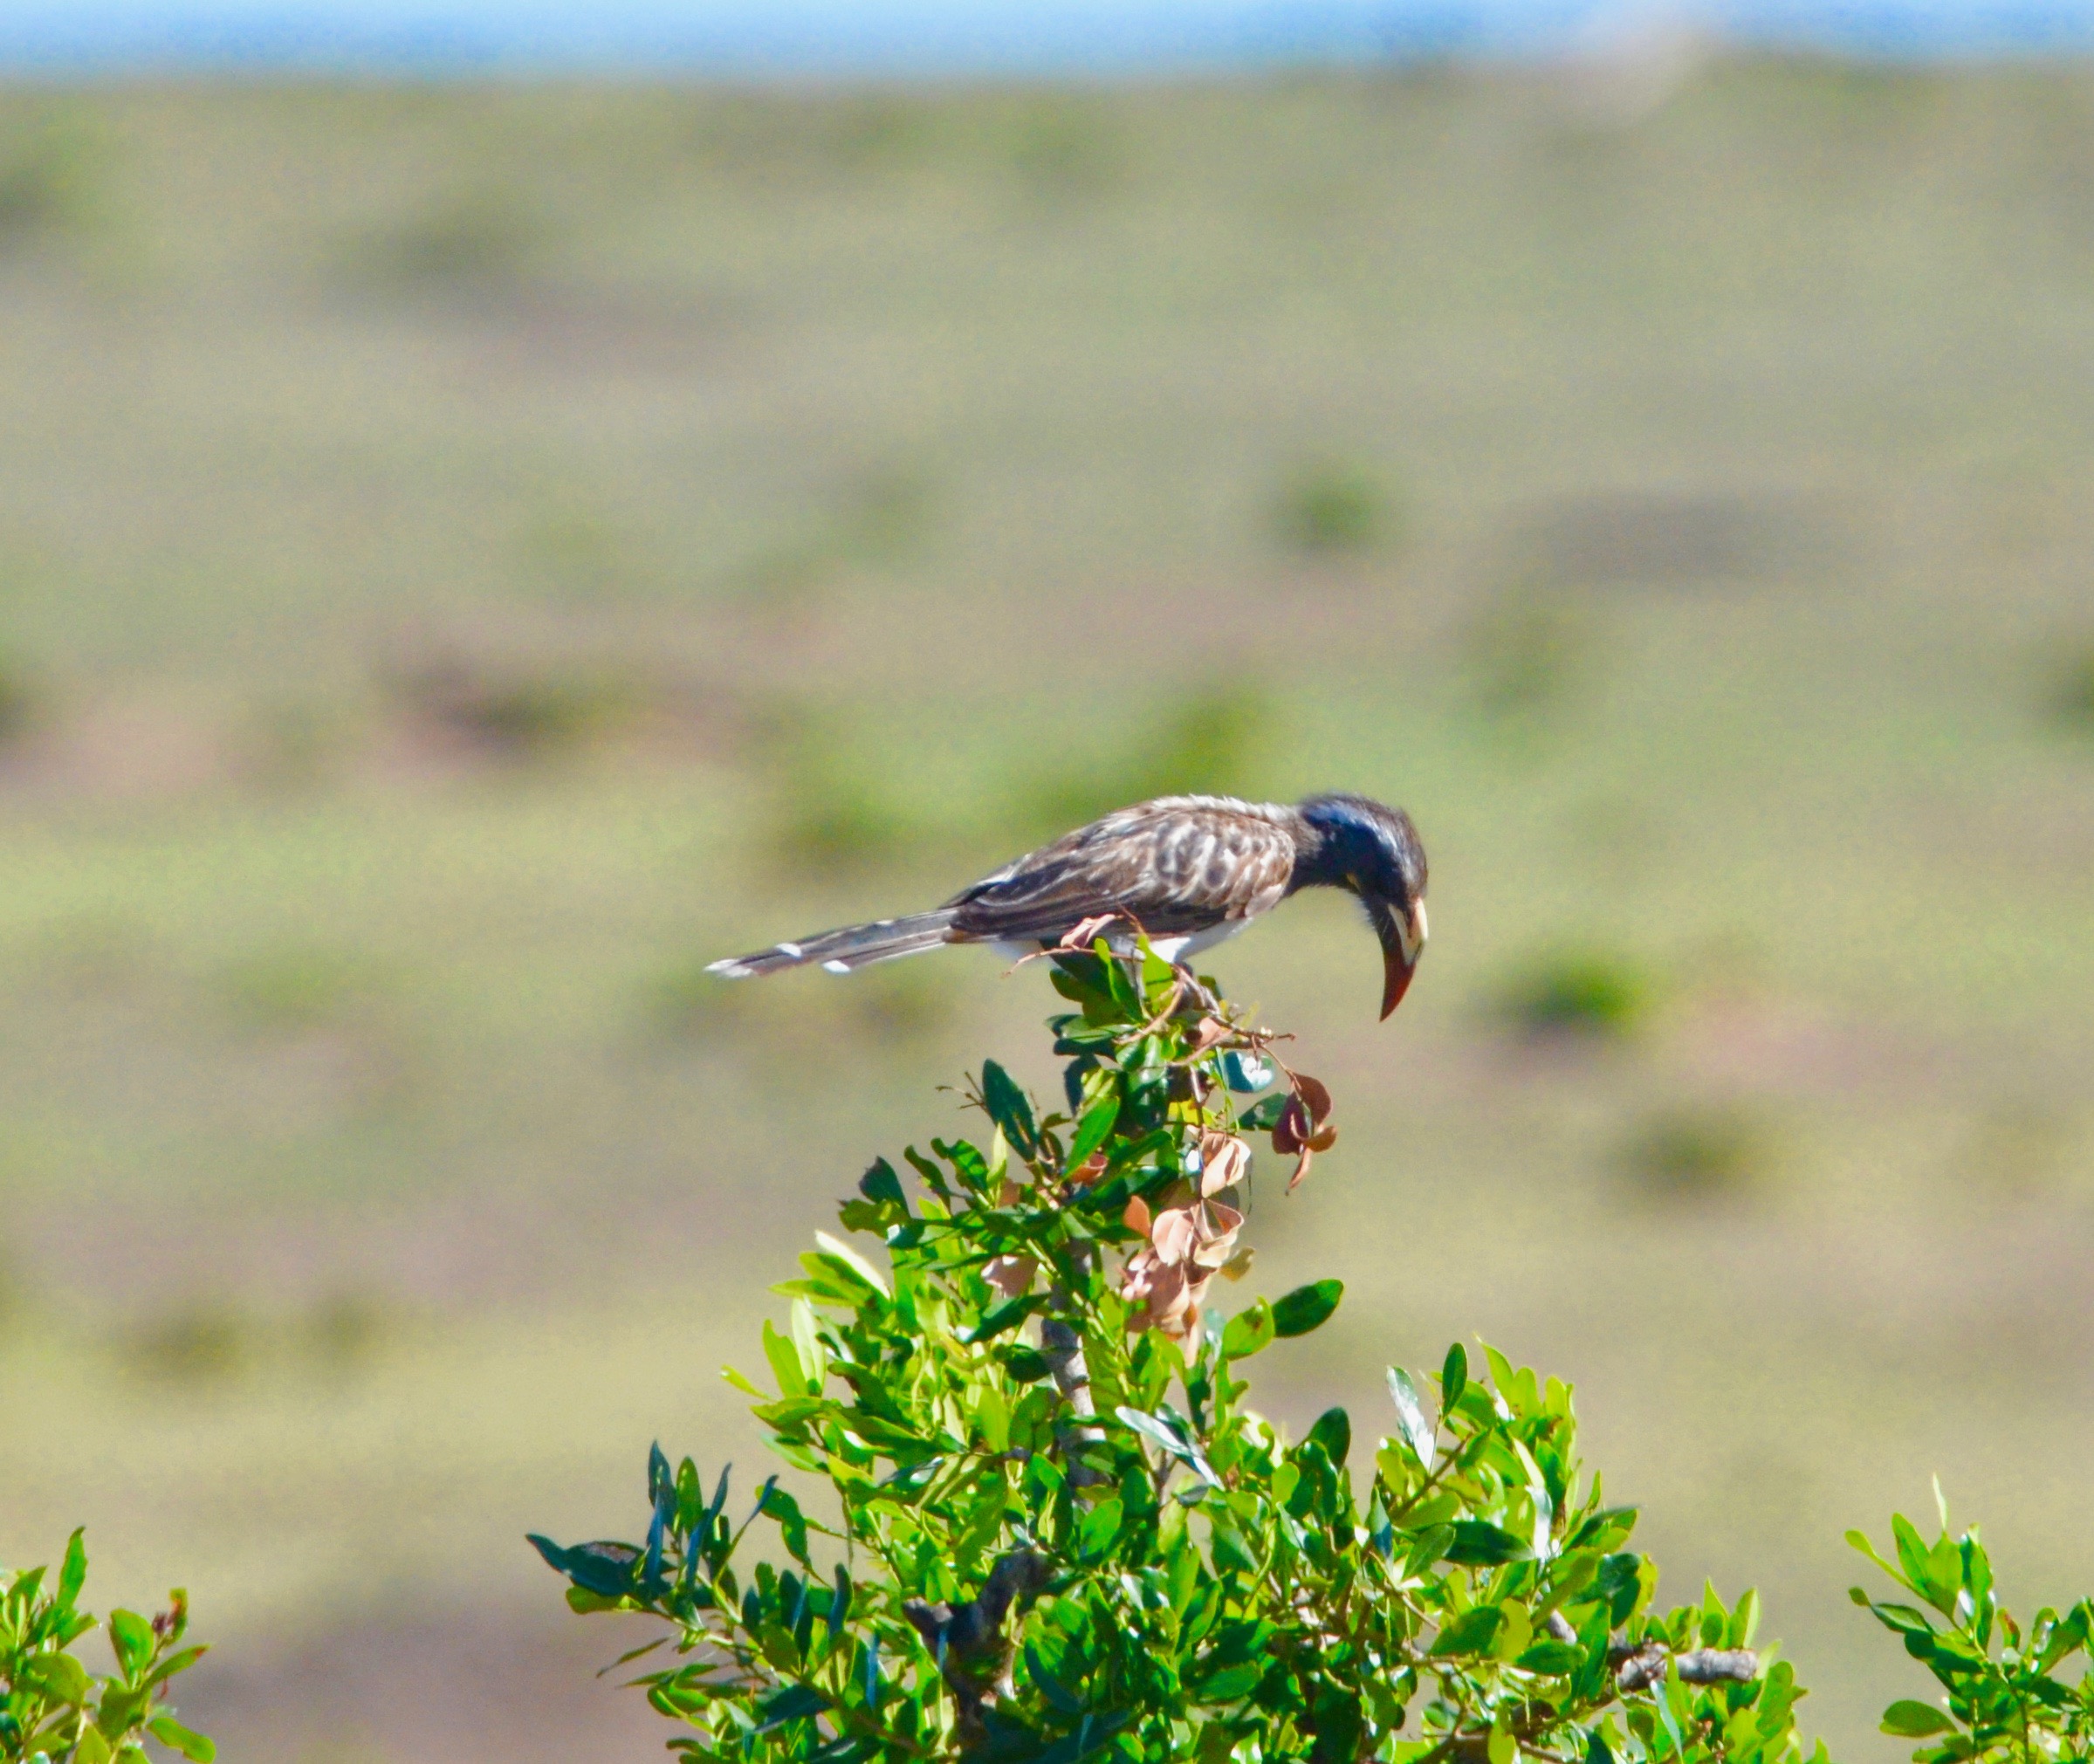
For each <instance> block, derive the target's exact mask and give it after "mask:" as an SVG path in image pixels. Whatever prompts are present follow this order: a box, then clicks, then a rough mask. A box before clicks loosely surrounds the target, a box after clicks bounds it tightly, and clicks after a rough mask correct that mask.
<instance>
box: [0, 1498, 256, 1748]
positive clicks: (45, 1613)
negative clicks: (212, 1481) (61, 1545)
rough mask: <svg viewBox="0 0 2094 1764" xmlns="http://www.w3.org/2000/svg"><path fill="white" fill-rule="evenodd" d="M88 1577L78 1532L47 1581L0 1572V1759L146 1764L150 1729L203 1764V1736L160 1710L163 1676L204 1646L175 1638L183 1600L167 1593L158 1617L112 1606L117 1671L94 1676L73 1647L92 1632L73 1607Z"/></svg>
mask: <svg viewBox="0 0 2094 1764" xmlns="http://www.w3.org/2000/svg"><path fill="white" fill-rule="evenodd" d="M86 1580H87V1549H86V1542H85V1541H84V1540H83V1538H82V1536H81V1534H80V1533H79V1532H77V1531H76V1532H74V1533H73V1534H72V1541H71V1542H70V1543H68V1544H67V1545H66V1547H65V1561H64V1562H63V1563H62V1564H60V1566H59V1568H58V1578H57V1579H56V1581H55V1582H53V1581H51V1577H50V1575H49V1572H48V1570H46V1569H45V1568H25V1569H24V1570H22V1571H21V1572H20V1573H18V1574H9V1573H7V1572H6V1571H5V1570H4V1569H0V1764H110V1761H112V1760H114V1761H116V1764H146V1756H147V1754H146V1751H145V1740H146V1739H147V1737H148V1735H150V1736H151V1737H152V1738H153V1739H154V1740H159V1741H160V1742H161V1744H162V1745H164V1746H167V1747H170V1748H171V1749H173V1750H174V1751H176V1752H179V1753H180V1754H182V1756H183V1757H184V1758H189V1759H193V1760H195V1761H196V1764H211V1760H212V1759H213V1757H215V1756H216V1751H215V1748H214V1747H212V1745H211V1742H210V1741H209V1740H207V1739H205V1738H204V1737H203V1734H201V1733H191V1732H190V1731H189V1729H188V1728H187V1727H185V1726H182V1724H181V1723H180V1722H179V1721H177V1720H176V1719H175V1718H174V1716H173V1715H172V1714H171V1713H168V1711H166V1710H165V1709H162V1708H161V1706H160V1704H161V1699H162V1698H164V1697H165V1695H166V1694H167V1687H168V1681H169V1680H170V1679H171V1678H174V1677H175V1674H176V1673H177V1672H182V1671H188V1670H189V1667H191V1666H193V1665H195V1664H196V1662H197V1660H198V1659H199V1658H202V1656H203V1648H202V1647H201V1646H198V1645H196V1644H190V1645H189V1646H186V1647H185V1646H184V1645H183V1644H182V1637H183V1635H184V1634H185V1633H186V1632H187V1630H188V1629H189V1596H188V1595H187V1594H186V1593H184V1592H182V1591H181V1590H180V1589H176V1590H175V1591H174V1592H171V1593H169V1594H168V1609H167V1610H164V1611H162V1612H161V1613H160V1614H159V1615H158V1616H153V1617H142V1616H139V1615H138V1613H137V1612H135V1611H123V1610H119V1611H112V1612H110V1614H109V1651H110V1652H111V1653H112V1654H113V1655H114V1656H115V1658H116V1670H115V1671H113V1672H109V1673H106V1674H101V1675H97V1674H95V1673H93V1672H90V1671H88V1670H87V1668H86V1666H85V1665H83V1664H81V1663H80V1661H79V1658H77V1657H76V1656H75V1655H74V1654H73V1653H72V1646H73V1644H74V1643H76V1642H78V1641H79V1640H80V1639H81V1638H82V1637H85V1636H86V1635H88V1634H89V1633H91V1632H92V1631H93V1629H94V1628H95V1619H94V1617H93V1616H92V1615H91V1614H90V1613H88V1612H86V1611H84V1610H80V1609H79V1596H80V1592H81V1590H82V1589H83V1588H84V1587H85V1585H86ZM47 1582H49V1583H48V1585H47Z"/></svg>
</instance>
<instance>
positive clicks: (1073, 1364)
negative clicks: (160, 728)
mask: <svg viewBox="0 0 2094 1764" xmlns="http://www.w3.org/2000/svg"><path fill="white" fill-rule="evenodd" d="M1040 1358H1041V1359H1043V1360H1045V1361H1046V1362H1047V1370H1048V1371H1049V1372H1050V1373H1052V1374H1053V1375H1054V1388H1055V1389H1056V1390H1059V1391H1061V1400H1062V1401H1063V1402H1065V1403H1067V1404H1068V1406H1069V1412H1070V1413H1071V1414H1073V1415H1074V1417H1076V1424H1075V1425H1074V1426H1073V1427H1065V1428H1063V1429H1062V1430H1061V1436H1060V1438H1061V1455H1062V1457H1063V1458H1064V1459H1067V1460H1068V1479H1069V1486H1071V1487H1072V1488H1081V1487H1086V1486H1089V1485H1090V1484H1093V1483H1097V1482H1102V1481H1104V1480H1105V1477H1104V1474H1103V1472H1101V1471H1096V1470H1093V1469H1092V1468H1091V1467H1090V1465H1088V1464H1084V1463H1082V1462H1081V1461H1079V1460H1078V1459H1077V1453H1079V1452H1081V1451H1082V1450H1083V1448H1084V1447H1085V1446H1087V1445H1099V1444H1101V1443H1102V1441H1103V1440H1104V1438H1105V1430H1104V1429H1103V1428H1102V1427H1101V1426H1099V1425H1097V1418H1098V1405H1097V1404H1095V1402H1094V1401H1093V1400H1092V1398H1091V1394H1090V1368H1089V1367H1088V1366H1087V1365H1085V1364H1084V1362H1083V1341H1082V1338H1081V1336H1080V1335H1077V1333H1076V1332H1075V1330H1074V1328H1071V1327H1070V1326H1069V1325H1068V1323H1066V1322H1064V1321H1062V1320H1061V1318H1060V1317H1044V1318H1042V1319H1041V1320H1040Z"/></svg>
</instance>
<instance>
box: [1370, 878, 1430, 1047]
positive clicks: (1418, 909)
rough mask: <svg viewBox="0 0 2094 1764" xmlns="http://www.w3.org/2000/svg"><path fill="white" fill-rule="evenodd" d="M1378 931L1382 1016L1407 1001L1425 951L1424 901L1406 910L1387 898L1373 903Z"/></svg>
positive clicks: (1415, 902) (1385, 1020) (1387, 1016)
mask: <svg viewBox="0 0 2094 1764" xmlns="http://www.w3.org/2000/svg"><path fill="white" fill-rule="evenodd" d="M1374 930H1375V935H1376V936H1377V937H1379V938H1380V939H1381V942H1382V974H1383V978H1382V1020H1383V1022H1387V1021H1388V1019H1389V1013H1390V1012H1391V1011H1393V1010H1395V1009H1396V1007H1397V1006H1398V1005H1400V1004H1402V1003H1403V1002H1404V993H1405V992H1409V991H1410V990H1411V975H1413V974H1415V973H1416V972H1417V971H1418V958H1419V957H1420V956H1422V955H1424V954H1425V903H1424V902H1423V901H1413V902H1411V906H1410V909H1409V911H1407V912H1404V911H1399V910H1398V909H1397V908H1396V907H1395V906H1393V905H1391V904H1390V903H1389V902H1386V901H1377V902H1376V903H1374Z"/></svg>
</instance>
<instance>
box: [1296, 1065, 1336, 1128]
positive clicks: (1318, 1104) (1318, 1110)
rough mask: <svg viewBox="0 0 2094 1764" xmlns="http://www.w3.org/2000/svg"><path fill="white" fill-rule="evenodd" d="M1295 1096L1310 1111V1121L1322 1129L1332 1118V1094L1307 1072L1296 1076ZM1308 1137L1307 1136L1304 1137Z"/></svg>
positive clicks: (1298, 1073)
mask: <svg viewBox="0 0 2094 1764" xmlns="http://www.w3.org/2000/svg"><path fill="white" fill-rule="evenodd" d="M1294 1095H1296V1096H1297V1097H1299V1098H1300V1099H1301V1103H1302V1106H1303V1107H1304V1108H1306V1109H1308V1114H1309V1119H1310V1120H1312V1121H1314V1122H1315V1123H1316V1125H1317V1126H1319V1127H1321V1126H1322V1124H1323V1123H1324V1122H1326V1121H1328V1120H1329V1118H1330V1092H1329V1091H1328V1090H1326V1089H1325V1088H1323V1086H1322V1083H1321V1082H1320V1081H1318V1080H1316V1079H1314V1078H1311V1077H1310V1076H1309V1075H1308V1073H1306V1072H1297V1073H1295V1074H1294ZM1304 1137H1306V1135H1305V1136H1304Z"/></svg>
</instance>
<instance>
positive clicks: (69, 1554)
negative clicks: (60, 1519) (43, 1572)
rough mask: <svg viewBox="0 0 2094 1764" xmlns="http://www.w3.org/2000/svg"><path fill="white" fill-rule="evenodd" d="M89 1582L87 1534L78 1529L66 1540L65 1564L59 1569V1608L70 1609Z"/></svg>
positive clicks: (57, 1600) (57, 1595)
mask: <svg viewBox="0 0 2094 1764" xmlns="http://www.w3.org/2000/svg"><path fill="white" fill-rule="evenodd" d="M86 1583H87V1534H86V1530H85V1529H82V1530H79V1531H76V1532H74V1533H73V1534H72V1536H71V1537H70V1538H68V1539H67V1540H66V1542H65V1566H64V1567H63V1568H60V1569H59V1570H58V1592H57V1594H56V1595H55V1597H56V1602H57V1606H58V1610H61V1611H70V1610H72V1608H73V1606H74V1604H75V1603H77V1602H78V1601H79V1596H80V1589H81V1588H82V1587H83V1586H85V1585H86Z"/></svg>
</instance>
